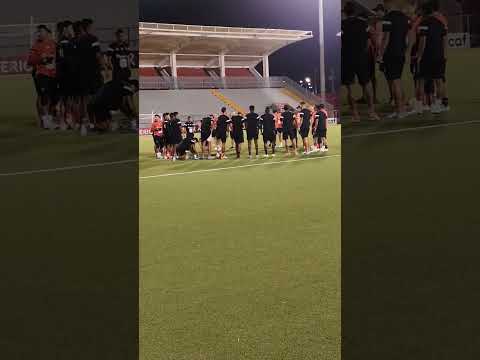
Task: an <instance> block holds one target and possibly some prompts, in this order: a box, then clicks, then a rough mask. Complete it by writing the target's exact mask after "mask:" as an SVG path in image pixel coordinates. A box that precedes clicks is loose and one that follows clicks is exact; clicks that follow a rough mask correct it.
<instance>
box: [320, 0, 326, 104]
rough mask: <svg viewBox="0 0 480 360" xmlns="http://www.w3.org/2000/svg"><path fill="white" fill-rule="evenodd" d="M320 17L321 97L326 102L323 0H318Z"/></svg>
mask: <svg viewBox="0 0 480 360" xmlns="http://www.w3.org/2000/svg"><path fill="white" fill-rule="evenodd" d="M318 5H319V6H318V7H319V11H318V15H319V34H320V36H319V37H320V97H321V99H322V101H323V102H325V92H326V82H325V31H324V17H323V0H318Z"/></svg>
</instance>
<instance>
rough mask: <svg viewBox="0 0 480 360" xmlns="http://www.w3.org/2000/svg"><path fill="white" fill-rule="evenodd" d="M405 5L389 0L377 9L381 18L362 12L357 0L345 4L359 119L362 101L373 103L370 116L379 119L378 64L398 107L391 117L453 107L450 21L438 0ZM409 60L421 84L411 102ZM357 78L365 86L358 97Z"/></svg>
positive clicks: (345, 52) (346, 45) (348, 77)
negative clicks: (449, 77) (407, 92)
mask: <svg viewBox="0 0 480 360" xmlns="http://www.w3.org/2000/svg"><path fill="white" fill-rule="evenodd" d="M405 3H406V2H405V1H401V0H385V1H384V4H379V5H378V6H377V7H376V8H375V9H373V11H374V13H375V16H369V15H365V14H362V13H358V12H357V8H356V6H355V4H354V3H353V2H352V1H348V2H347V3H346V4H345V7H344V9H343V13H344V15H345V19H344V20H342V84H343V85H344V86H346V88H347V99H348V103H349V105H350V108H351V111H352V115H353V122H358V121H360V115H359V112H358V108H357V103H363V102H365V103H367V104H368V117H369V119H370V120H379V117H378V115H377V113H376V112H375V104H376V103H378V100H377V93H376V88H377V86H376V85H377V79H376V76H375V73H376V68H377V66H378V69H379V70H380V71H381V72H383V73H384V75H385V79H386V81H387V83H388V88H389V92H390V103H391V104H392V105H393V108H394V111H393V113H391V114H390V115H388V116H387V118H400V119H401V118H405V117H407V116H410V115H413V114H422V113H424V112H431V113H433V114H439V113H441V112H445V111H448V110H449V104H448V96H447V88H446V77H445V74H446V63H447V62H446V55H447V54H446V51H447V50H446V49H447V32H448V23H447V20H446V18H445V17H444V16H443V15H442V14H441V13H440V12H439V1H438V0H427V1H426V2H423V3H422V4H421V5H418V6H417V7H416V8H412V6H411V5H408V4H407V5H405ZM407 3H408V2H407ZM412 9H413V13H412V14H409V13H410V12H412ZM407 59H408V60H409V62H410V71H411V76H412V77H413V80H414V87H415V89H414V93H415V97H414V98H413V99H411V100H410V101H408V99H407V98H406V95H405V88H404V84H403V82H402V78H403V73H404V67H405V64H406V62H407ZM355 78H357V79H358V83H359V85H360V86H361V87H362V90H363V97H362V98H361V99H359V100H357V101H356V100H355V99H354V98H353V89H352V86H353V84H354V83H355Z"/></svg>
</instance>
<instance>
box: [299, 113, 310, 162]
mask: <svg viewBox="0 0 480 360" xmlns="http://www.w3.org/2000/svg"><path fill="white" fill-rule="evenodd" d="M300 116H301V120H302V123H301V124H300V136H301V137H302V141H303V154H304V155H307V154H308V153H309V152H310V145H309V141H308V136H309V134H310V125H311V119H312V112H311V111H310V109H309V108H307V107H306V106H304V107H303V109H302V110H301V111H300Z"/></svg>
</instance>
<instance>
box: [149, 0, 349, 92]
mask: <svg viewBox="0 0 480 360" xmlns="http://www.w3.org/2000/svg"><path fill="white" fill-rule="evenodd" d="M324 2H325V7H326V9H325V15H326V20H327V19H329V20H327V21H328V22H329V23H328V26H329V27H330V28H331V31H328V29H326V30H327V33H326V35H325V37H326V38H327V37H328V36H331V33H332V34H333V36H334V45H333V46H334V47H333V48H332V44H329V46H330V48H329V49H327V60H326V62H327V65H328V66H329V69H327V74H328V73H329V72H330V67H333V68H334V69H335V71H337V74H339V67H338V64H339V60H340V48H339V46H337V45H339V42H338V41H337V39H335V34H336V33H337V32H338V31H340V30H339V29H340V10H339V9H340V0H325V1H324ZM327 3H330V4H329V5H327ZM335 3H338V12H337V11H336V10H335V9H334V8H333V10H332V9H328V8H327V7H328V6H330V7H331V6H332V4H334V6H336V4H335ZM139 6H140V9H139V16H140V21H145V22H162V23H174V24H191V25H218V26H235V27H260V28H280V29H291V30H306V31H313V32H314V36H315V37H314V38H313V39H310V40H304V41H302V42H299V43H297V44H293V45H290V46H288V47H286V48H283V49H281V50H280V51H278V52H277V53H275V54H274V55H272V56H271V57H270V72H271V75H272V76H280V75H286V76H289V77H291V78H292V79H294V80H296V81H298V80H300V79H303V78H305V77H306V76H309V77H311V78H312V79H313V78H314V69H319V68H320V65H319V64H320V50H319V37H318V35H319V25H318V21H319V20H318V13H319V10H318V9H319V8H318V6H319V2H318V0H242V1H233V0H202V1H192V0H140V1H139ZM328 13H330V14H335V16H332V15H330V16H327V15H328ZM337 67H338V69H336V68H337ZM317 71H318V70H317ZM329 88H330V85H329V82H328V80H327V91H329V90H330V89H329Z"/></svg>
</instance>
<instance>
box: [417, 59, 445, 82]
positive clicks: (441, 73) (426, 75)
mask: <svg viewBox="0 0 480 360" xmlns="http://www.w3.org/2000/svg"><path fill="white" fill-rule="evenodd" d="M445 70H446V61H445V59H441V60H433V59H422V61H421V62H420V69H419V71H418V73H419V75H418V76H419V78H420V79H426V80H428V79H433V80H436V79H444V78H445Z"/></svg>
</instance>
